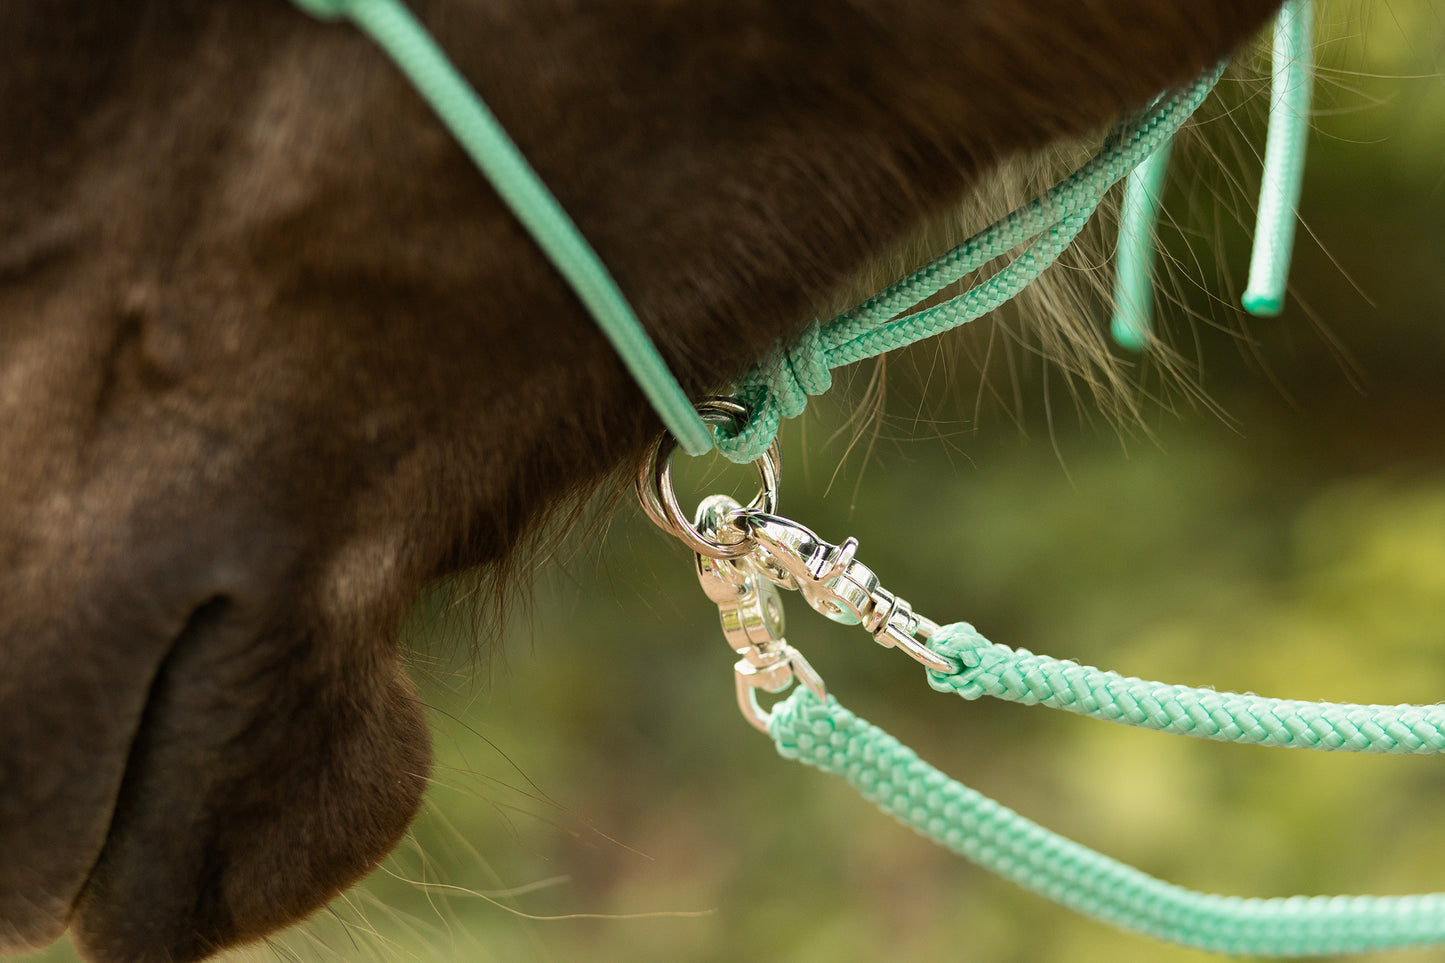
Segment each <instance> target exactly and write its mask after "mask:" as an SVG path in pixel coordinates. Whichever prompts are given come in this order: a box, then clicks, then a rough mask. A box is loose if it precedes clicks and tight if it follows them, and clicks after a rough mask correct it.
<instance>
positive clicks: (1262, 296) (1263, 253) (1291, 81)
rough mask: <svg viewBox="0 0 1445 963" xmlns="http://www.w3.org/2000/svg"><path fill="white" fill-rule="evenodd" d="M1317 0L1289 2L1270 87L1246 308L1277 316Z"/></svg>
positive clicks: (1299, 175) (1301, 158)
mask: <svg viewBox="0 0 1445 963" xmlns="http://www.w3.org/2000/svg"><path fill="white" fill-rule="evenodd" d="M1313 57H1314V4H1313V0H1288V2H1286V3H1285V5H1284V7H1283V8H1281V10H1280V12H1279V17H1278V19H1276V20H1275V24H1274V53H1273V59H1274V74H1273V77H1274V79H1273V81H1272V83H1271V89H1270V107H1269V140H1268V142H1267V143H1266V145H1265V150H1264V179H1263V181H1262V182H1261V184H1260V189H1259V215H1258V221H1257V223H1256V226H1255V232H1254V254H1253V257H1252V258H1251V260H1250V264H1249V284H1248V286H1247V287H1246V288H1245V292H1244V298H1243V301H1244V308H1245V310H1247V311H1248V312H1249V313H1250V314H1253V315H1257V316H1260V317H1273V316H1274V315H1277V314H1279V313H1280V310H1281V309H1282V308H1283V307H1284V296H1285V284H1286V281H1287V280H1288V276H1289V262H1290V254H1291V252H1292V250H1293V249H1294V232H1295V220H1296V217H1297V211H1298V209H1299V199H1300V191H1301V189H1302V188H1303V186H1304V169H1305V143H1306V141H1307V140H1308V138H1309V126H1310V125H1309V116H1310V95H1311V85H1312V81H1313V76H1314V60H1313Z"/></svg>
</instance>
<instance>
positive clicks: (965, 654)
mask: <svg viewBox="0 0 1445 963" xmlns="http://www.w3.org/2000/svg"><path fill="white" fill-rule="evenodd" d="M928 648H929V649H931V650H932V651H934V652H936V653H937V654H939V655H941V656H943V657H945V658H947V659H951V660H953V661H954V662H957V663H958V664H959V667H960V668H959V670H958V671H957V672H952V673H948V672H939V671H937V670H935V669H929V670H928V684H929V686H930V687H932V688H933V689H935V690H936V691H938V692H956V693H958V694H959V695H961V696H963V697H964V698H965V699H977V698H979V697H980V696H985V695H988V694H989V690H988V686H987V685H986V684H985V681H984V680H983V679H982V678H980V675H981V672H982V671H986V670H984V663H985V661H994V662H997V661H999V656H1000V653H999V652H998V651H997V650H998V649H1000V648H1002V646H996V645H994V644H993V643H992V642H990V641H989V640H988V639H986V638H984V637H983V636H982V635H979V633H978V630H977V629H975V628H974V627H973V626H972V625H970V624H968V623H967V622H954V623H953V624H951V625H945V626H943V627H942V628H940V629H939V630H938V631H937V632H934V633H933V638H932V639H930V640H929V643H928ZM1004 651H1005V652H1007V650H1006V649H1005V650H1004ZM989 656H993V659H992V660H989V659H988V658H987V657H989ZM1005 658H1006V657H1005Z"/></svg>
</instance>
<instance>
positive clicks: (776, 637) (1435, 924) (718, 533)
mask: <svg viewBox="0 0 1445 963" xmlns="http://www.w3.org/2000/svg"><path fill="white" fill-rule="evenodd" d="M702 411H703V415H704V417H705V419H706V420H708V421H710V422H714V423H717V422H725V421H728V420H742V419H745V415H740V414H739V412H740V409H739V408H738V407H737V406H736V405H735V404H734V403H732V402H708V403H705V404H704V405H703V406H702ZM670 457H671V450H670V446H669V444H668V443H667V442H666V441H665V440H664V441H663V442H660V443H659V444H658V446H657V447H656V448H655V449H654V450H653V452H652V454H651V457H650V458H649V460H648V461H647V462H646V463H645V464H644V466H643V470H642V472H641V474H640V475H639V478H638V487H639V494H640V495H641V497H642V501H643V506H644V508H646V509H647V512H648V514H649V515H650V516H651V517H652V518H653V520H654V521H656V522H657V523H658V524H659V525H661V526H662V527H663V528H664V529H666V530H668V531H670V532H673V533H674V534H677V535H679V536H680V537H682V538H683V539H684V541H686V542H687V543H688V544H689V545H690V546H691V547H693V549H694V550H695V551H697V552H698V553H699V554H698V555H697V572H698V580H699V582H700V583H701V585H702V587H703V590H704V592H705V593H706V594H707V596H708V597H709V598H710V599H712V600H713V601H714V602H716V603H717V605H718V613H719V617H720V620H721V624H722V627H723V633H724V637H725V638H726V639H727V641H728V643H729V644H730V645H731V646H732V647H733V649H734V650H736V651H737V653H738V654H739V655H740V656H741V658H740V659H739V661H738V663H737V665H736V666H735V667H734V668H735V675H734V678H735V687H736V689H737V695H738V704H739V707H740V708H741V710H742V712H743V715H744V717H745V718H746V719H747V720H748V721H749V722H750V723H752V724H753V725H754V726H756V727H757V728H759V729H761V730H763V731H764V732H766V733H767V734H768V735H769V736H770V737H771V738H772V740H773V742H774V744H775V745H776V746H777V750H778V752H779V754H780V755H782V756H783V757H784V758H786V759H794V760H797V761H799V762H802V763H804V764H806V765H809V766H813V767H815V768H818V769H822V770H824V771H826V772H830V773H833V774H834V775H839V776H842V777H843V778H844V779H846V780H847V781H848V782H849V784H851V785H852V786H853V787H854V788H855V789H857V790H858V791H859V792H860V793H861V794H862V795H863V796H864V797H865V798H867V799H868V800H869V801H870V802H872V803H873V804H874V805H876V806H877V807H878V808H879V809H881V810H882V811H883V812H885V813H888V814H889V815H891V816H893V817H895V818H896V819H898V820H899V821H901V822H902V823H904V824H905V825H907V826H909V827H910V828H912V829H914V830H915V831H916V832H918V833H920V834H922V835H923V836H925V837H927V838H928V839H931V840H933V841H934V842H936V843H938V844H939V845H941V846H945V847H947V848H948V849H950V850H952V851H954V852H956V853H958V854H960V855H962V856H964V857H965V858H967V859H969V860H970V861H972V862H974V863H976V864H977V865H979V866H981V867H983V868H984V869H987V870H989V871H991V872H994V873H997V874H998V875H1000V876H1002V877H1004V878H1006V879H1009V880H1011V881H1013V882H1015V883H1017V884H1018V885H1020V886H1023V887H1024V888H1026V889H1028V890H1031V891H1033V892H1035V893H1038V894H1039V895H1041V896H1044V897H1046V898H1048V899H1051V900H1053V901H1055V902H1057V903H1059V904H1061V905H1063V906H1066V907H1068V908H1070V909H1073V910H1076V911H1078V912H1081V913H1084V914H1087V915H1089V916H1092V917H1094V918H1096V919H1099V920H1102V921H1104V922H1108V923H1112V924H1114V925H1115V926H1119V927H1121V928H1124V929H1127V930H1133V931H1134V932H1137V933H1140V934H1143V935H1147V936H1151V937H1154V938H1156V939H1160V940H1165V941H1167V942H1171V943H1178V944H1181V945H1185V946H1192V947H1197V948H1200V949H1205V950H1210V951H1214V952H1221V953H1232V954H1243V955H1253V956H1316V955H1321V954H1331V953H1355V952H1362V951H1366V950H1374V949H1386V948H1398V947H1406V946H1418V945H1423V944H1431V943H1442V942H1445V894H1442V893H1435V894H1424V895H1415V896H1383V897H1375V896H1313V897H1303V896H1295V897H1287V898H1275V899H1263V898H1258V899H1245V898H1239V897H1227V896H1218V895H1212V894H1208V893H1199V892H1195V891H1193V890H1189V889H1185V888H1184V887H1181V886H1176V885H1174V884H1171V883H1166V882H1163V881H1161V880H1158V879H1155V878H1153V877H1151V876H1149V875H1147V874H1146V873H1143V872H1141V871H1139V870H1137V869H1134V868H1132V867H1129V866H1126V865H1124V864H1122V863H1120V862H1118V861H1116V860H1113V859H1110V858H1109V857H1107V856H1104V855H1102V854H1100V853H1097V852H1095V851H1093V850H1091V849H1088V848H1087V847H1085V846H1082V845H1080V844H1078V843H1075V842H1072V841H1071V840H1068V839H1065V838H1064V837H1062V836H1059V835H1058V834H1056V833H1053V832H1050V831H1049V830H1047V829H1045V828H1043V827H1042V826H1039V825H1038V824H1036V823H1034V822H1032V821H1030V820H1028V819H1026V818H1024V817H1023V816H1020V815H1019V814H1018V813H1015V812H1013V811H1011V810H1009V809H1007V808H1005V807H1004V806H1001V805H999V804H998V803H996V802H994V801H993V800H991V799H988V798H987V797H985V796H983V795H981V794H979V793H978V792H976V791H974V790H972V789H969V788H968V787H967V786H965V785H963V784H962V783H960V782H957V781H955V780H953V779H950V778H949V777H947V776H945V775H944V774H943V773H941V772H940V771H939V770H937V769H935V768H934V767H932V766H930V765H928V764H927V763H925V762H923V761H922V760H920V759H919V758H918V756H917V754H915V753H914V752H913V751H912V750H910V749H908V748H907V747H906V746H903V745H902V744H900V743H899V742H898V741H897V740H895V739H894V738H893V737H891V736H889V735H888V734H887V733H885V732H883V731H882V730H881V729H879V728H877V727H876V726H873V725H871V724H870V723H868V722H865V721H863V720H862V719H859V718H858V717H857V716H855V715H853V714H852V713H851V712H849V711H848V710H847V709H845V708H843V706H842V705H840V704H839V703H838V701H837V700H836V699H834V698H833V697H832V696H830V695H829V694H828V692H827V689H826V686H825V685H824V683H823V680H822V679H821V678H820V677H819V676H818V674H817V672H816V671H814V670H813V668H812V667H811V666H810V665H809V664H808V662H807V660H806V659H805V658H804V657H803V655H802V654H801V653H799V652H798V651H797V650H796V649H794V648H793V647H792V646H791V645H789V644H788V642H787V640H786V638H785V636H784V631H783V629H784V622H783V615H782V604H781V599H780V597H779V594H778V593H779V589H788V590H795V591H797V592H799V593H800V594H801V595H802V596H803V598H804V599H805V600H806V601H807V602H808V604H809V605H810V606H811V607H812V608H813V609H815V610H816V611H818V612H820V613H822V614H824V615H826V616H828V617H829V618H831V619H833V620H834V621H837V622H842V623H847V624H857V625H861V626H862V627H863V628H864V629H866V630H867V631H868V632H869V633H871V634H872V636H873V638H874V640H875V641H877V642H878V643H880V644H881V645H884V646H887V647H892V648H897V649H900V650H902V651H903V652H905V653H906V654H908V655H909V656H911V657H912V658H914V659H915V660H917V661H918V662H919V663H920V664H922V665H924V666H925V667H926V668H927V670H928V681H929V684H930V685H932V686H933V687H934V688H935V689H938V690H940V691H944V692H956V693H957V694H959V695H961V696H963V697H964V698H966V699H977V698H980V697H982V696H985V695H987V696H992V697H994V698H999V699H1005V700H1008V701H1011V702H1018V703H1021V704H1024V705H1045V706H1050V707H1052V708H1056V709H1064V710H1066V711H1069V712H1075V713H1078V714H1080V715H1085V716H1088V717H1090V718H1094V719H1102V720H1105V721H1109V722H1116V723H1121V724H1124V725H1130V726H1137V727H1141V728H1147V729H1153V730H1155V731H1159V732H1166V733H1171V734H1175V735H1188V736H1194V737H1197V738H1205V739H1214V740H1217V741H1221V742H1233V743H1238V744H1241V745H1256V746H1273V747H1290V748H1306V749H1317V750H1326V751H1338V752H1373V753H1412V754H1433V753H1440V752H1442V751H1445V706H1440V705H1433V706H1360V705H1342V704H1334V703H1321V702H1304V701H1296V700H1287V699H1270V698H1265V697H1262V696H1256V695H1238V694H1234V693H1227V692H1217V691H1215V690H1213V689H1199V688H1191V687H1188V686H1178V685H1168V684H1165V683H1161V682H1150V681H1147V680H1143V679H1135V678H1126V677H1124V676H1121V675H1119V674H1117V673H1114V672H1107V671H1103V670H1100V669H1096V668H1091V667H1088V666H1081V665H1079V664H1077V663H1074V662H1068V661H1063V660H1059V659H1053V658H1049V657H1047V656H1038V655H1034V654H1033V653H1030V652H1028V651H1026V650H1023V649H1011V648H1009V647H1007V646H1003V645H998V644H995V643H993V642H990V641H988V640H987V639H985V638H984V637H983V636H982V635H980V634H979V633H978V632H977V631H976V630H975V629H974V628H973V627H972V626H971V625H968V624H967V623H955V624H953V625H946V626H942V627H939V626H936V625H935V624H934V623H933V622H931V621H930V620H928V619H927V618H924V617H923V616H921V615H919V614H918V613H916V612H914V611H913V609H912V607H911V606H910V605H909V604H908V602H907V601H905V600H904V599H902V598H900V597H898V596H896V595H894V594H893V593H891V592H889V591H888V590H886V589H885V588H883V586H882V585H880V584H879V582H878V578H877V576H876V575H875V574H874V573H873V572H872V571H871V570H870V569H868V568H867V567H866V566H865V565H863V564H862V563H861V562H860V561H859V560H858V557H857V553H858V542H857V540H856V539H851V538H850V539H846V540H845V541H844V542H843V543H841V544H839V545H833V544H830V543H828V542H825V541H823V540H822V539H821V538H820V537H818V536H817V535H816V534H814V533H813V532H812V531H810V530H808V529H807V528H805V527H803V526H802V525H799V524H798V523H797V522H794V521H792V520H790V519H788V518H785V517H783V516H780V515H777V514H775V511H776V506H777V503H778V492H777V486H778V475H779V472H778V465H777V449H776V447H771V448H769V449H768V450H767V451H765V452H764V455H763V458H762V459H760V462H759V470H760V474H761V476H762V478H763V479H764V483H763V491H762V492H761V493H760V495H759V497H758V498H757V499H755V500H754V502H753V504H752V505H751V506H749V507H747V508H744V507H743V506H741V505H739V504H738V503H737V502H736V501H734V500H733V499H731V498H730V497H728V496H725V495H714V496H712V497H710V498H708V499H705V500H704V501H703V503H702V504H701V505H700V506H699V508H698V511H697V514H696V517H695V519H694V520H693V522H692V523H688V522H687V521H686V520H685V519H684V518H683V517H682V516H681V514H680V511H681V510H680V508H679V507H678V504H677V498H676V495H675V494H674V493H673V491H672V480H671V474H670V469H669V466H668V462H669V459H670ZM795 676H796V678H797V680H798V681H800V682H801V683H802V686H801V687H800V688H798V689H797V690H796V691H795V692H793V693H792V694H791V695H789V696H788V697H787V698H786V699H784V700H783V701H782V702H780V703H778V704H776V705H774V706H773V707H772V708H771V710H769V709H765V708H764V707H763V706H762V705H761V704H760V703H759V698H758V695H759V693H760V692H761V693H772V694H781V693H782V692H784V691H786V690H787V689H788V688H789V687H790V686H791V684H792V682H793V681H794V677H795Z"/></svg>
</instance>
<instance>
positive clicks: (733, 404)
mask: <svg viewBox="0 0 1445 963" xmlns="http://www.w3.org/2000/svg"><path fill="white" fill-rule="evenodd" d="M697 413H698V414H699V415H700V416H701V417H702V420H703V421H704V422H705V423H706V424H708V425H721V426H725V427H726V428H728V429H730V430H732V431H734V432H735V431H737V430H738V429H740V428H741V427H742V426H743V425H746V424H747V423H748V418H749V415H750V412H749V411H748V408H747V406H746V405H743V404H740V403H739V402H737V401H735V400H734V399H732V398H704V399H703V400H702V401H699V402H698V403H697ZM677 448H678V443H677V439H676V438H674V437H673V436H672V434H671V433H670V432H663V433H662V435H660V436H659V437H658V439H657V441H656V443H655V444H653V446H652V451H651V452H650V453H649V454H648V456H647V457H646V458H644V459H643V460H642V471H641V472H640V473H639V474H638V476H637V494H638V497H639V498H640V499H641V501H642V508H643V510H644V511H646V512H647V517H648V518H650V519H652V521H653V523H654V524H656V525H657V527H659V528H661V529H662V530H663V531H666V532H671V533H672V534H674V535H676V536H677V537H678V538H680V539H682V541H683V542H684V543H685V544H686V545H687V547H688V548H690V549H692V550H693V551H694V552H697V553H698V554H699V555H706V556H708V557H709V558H741V557H742V556H744V555H746V554H748V553H749V552H750V551H752V547H753V546H752V540H751V539H749V538H747V537H745V536H744V535H742V533H738V538H737V540H736V541H734V540H731V539H729V540H727V541H721V540H717V539H712V538H709V537H707V536H706V535H704V534H703V533H702V532H699V531H698V530H697V528H695V527H694V526H693V525H692V523H691V522H689V521H688V520H687V516H686V514H684V512H683V510H682V506H681V504H679V503H678V500H677V492H676V490H675V489H674V488H673V484H672V456H673V454H674V453H675V452H676V451H677ZM753 464H754V465H755V466H756V467H757V469H758V477H759V479H760V480H761V482H762V488H761V489H760V490H759V491H758V493H757V495H755V496H754V497H753V500H752V501H750V502H748V504H747V506H746V507H747V508H750V509H754V510H758V511H763V512H766V513H768V514H770V515H772V514H776V513H777V510H778V484H779V480H780V479H781V477H782V459H781V455H780V453H779V451H778V443H777V440H776V439H775V440H774V441H773V443H772V444H770V445H769V446H768V447H767V448H766V449H765V450H764V451H763V453H762V455H761V456H760V457H759V458H758V459H757V460H756V461H754V462H753Z"/></svg>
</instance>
